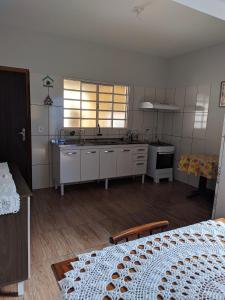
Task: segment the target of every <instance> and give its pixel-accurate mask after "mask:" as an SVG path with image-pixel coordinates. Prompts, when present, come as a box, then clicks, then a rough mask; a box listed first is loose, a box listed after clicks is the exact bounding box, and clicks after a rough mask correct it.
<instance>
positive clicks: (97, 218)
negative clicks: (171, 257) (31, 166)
mask: <svg viewBox="0 0 225 300" xmlns="http://www.w3.org/2000/svg"><path fill="white" fill-rule="evenodd" d="M192 189H193V188H192V187H190V186H188V185H185V184H182V183H179V182H174V183H167V182H163V183H160V184H158V185H157V184H153V182H152V181H150V180H147V181H146V183H145V184H144V185H141V183H140V179H139V178H137V179H135V180H132V179H122V180H116V181H113V182H110V186H109V190H108V191H105V190H104V185H103V183H88V184H82V185H76V186H70V187H66V189H65V196H64V197H63V198H61V197H60V195H59V192H56V191H55V190H53V189H42V190H38V191H35V192H34V197H33V199H32V203H31V234H32V235H31V259H32V267H31V274H32V275H31V279H30V280H29V281H28V282H26V294H25V296H24V297H20V298H17V297H16V298H15V297H11V296H10V297H6V296H2V297H1V296H0V299H4V300H5V299H23V298H24V299H29V300H52V299H58V297H59V291H58V287H57V285H56V282H55V279H54V276H53V274H52V271H51V264H52V263H55V262H58V261H61V260H65V259H67V258H71V257H73V256H75V255H76V254H78V253H81V252H85V251H89V250H90V249H95V248H101V247H104V246H105V245H108V238H109V236H110V235H111V234H112V233H115V232H117V231H120V230H123V229H125V228H129V227H132V226H135V225H138V224H143V223H146V222H151V221H156V220H162V219H167V220H168V221H169V222H170V224H171V227H170V228H176V227H181V226H185V225H188V224H193V223H196V222H199V221H202V220H206V219H209V218H210V217H211V211H212V203H211V202H210V201H209V200H207V199H204V198H201V197H199V198H194V199H187V198H186V195H187V194H188V193H189V192H190V191H191V190H192ZM4 291H6V292H8V291H10V292H12V291H16V288H15V286H12V287H7V288H6V289H5V290H4Z"/></svg>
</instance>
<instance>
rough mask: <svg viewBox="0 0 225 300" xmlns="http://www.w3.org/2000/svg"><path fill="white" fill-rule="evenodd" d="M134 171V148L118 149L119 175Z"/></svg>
mask: <svg viewBox="0 0 225 300" xmlns="http://www.w3.org/2000/svg"><path fill="white" fill-rule="evenodd" d="M132 173H133V161H132V148H128V147H124V148H120V149H118V154H117V176H128V175H132Z"/></svg>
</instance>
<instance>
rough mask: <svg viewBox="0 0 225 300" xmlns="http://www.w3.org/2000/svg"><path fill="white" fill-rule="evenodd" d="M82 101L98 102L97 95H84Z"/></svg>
mask: <svg viewBox="0 0 225 300" xmlns="http://www.w3.org/2000/svg"><path fill="white" fill-rule="evenodd" d="M82 100H91V101H96V93H85V92H83V93H82Z"/></svg>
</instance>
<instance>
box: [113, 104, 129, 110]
mask: <svg viewBox="0 0 225 300" xmlns="http://www.w3.org/2000/svg"><path fill="white" fill-rule="evenodd" d="M114 110H122V111H125V110H126V104H114Z"/></svg>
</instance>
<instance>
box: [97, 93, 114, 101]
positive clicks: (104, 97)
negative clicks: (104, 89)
mask: <svg viewBox="0 0 225 300" xmlns="http://www.w3.org/2000/svg"><path fill="white" fill-rule="evenodd" d="M99 101H109V102H112V94H99Z"/></svg>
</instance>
